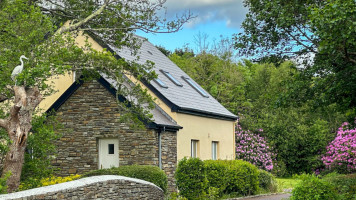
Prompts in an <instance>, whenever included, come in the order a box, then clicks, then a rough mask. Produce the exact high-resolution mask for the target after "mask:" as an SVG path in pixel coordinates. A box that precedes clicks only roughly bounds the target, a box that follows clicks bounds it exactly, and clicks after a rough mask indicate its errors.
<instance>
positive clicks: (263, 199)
mask: <svg viewBox="0 0 356 200" xmlns="http://www.w3.org/2000/svg"><path fill="white" fill-rule="evenodd" d="M290 196H291V194H290V193H285V194H273V195H266V196H263V195H262V196H255V197H245V198H237V199H230V200H282V199H289V197H290Z"/></svg>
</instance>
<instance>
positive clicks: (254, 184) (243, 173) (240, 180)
mask: <svg viewBox="0 0 356 200" xmlns="http://www.w3.org/2000/svg"><path fill="white" fill-rule="evenodd" d="M225 162H226V164H227V167H228V177H229V185H228V186H227V188H226V193H236V194H240V195H253V194H256V192H257V191H258V190H259V187H258V185H259V183H258V175H259V171H258V168H257V167H256V166H254V165H252V164H251V163H248V162H245V161H242V160H232V161H225Z"/></svg>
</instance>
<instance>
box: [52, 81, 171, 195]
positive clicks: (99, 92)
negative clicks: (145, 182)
mask: <svg viewBox="0 0 356 200" xmlns="http://www.w3.org/2000/svg"><path fill="white" fill-rule="evenodd" d="M120 112H121V111H120V110H119V107H118V105H117V102H116V100H115V97H114V96H113V95H112V94H111V93H110V92H109V91H108V90H107V89H106V88H105V87H104V86H103V85H101V84H100V83H99V82H97V81H91V82H85V83H83V85H81V86H80V87H79V88H78V89H77V90H76V91H75V92H74V93H73V94H72V95H71V96H70V97H69V98H68V99H67V100H66V101H65V102H64V103H63V104H62V105H61V106H60V108H59V109H58V110H57V116H58V120H59V121H60V122H61V123H62V124H63V125H64V129H63V130H61V131H60V132H61V134H62V137H61V138H60V139H59V140H58V141H57V142H56V146H57V154H56V155H55V159H54V160H53V163H52V164H53V165H54V166H55V167H58V168H59V169H60V171H59V172H58V175H60V176H68V175H70V174H83V173H85V172H88V171H91V170H96V169H98V168H100V167H99V166H98V165H99V163H98V160H99V150H98V147H99V145H98V141H99V139H101V138H115V139H118V140H119V145H118V148H119V149H118V152H119V165H120V166H121V165H133V164H138V165H155V166H159V160H158V159H159V158H158V154H159V152H158V133H157V131H156V130H150V129H147V130H138V131H137V130H131V129H130V128H129V127H128V126H127V125H126V124H124V123H120V122H119V117H120ZM161 138H162V166H163V168H162V169H163V170H164V171H165V172H166V174H167V175H168V177H169V185H170V187H169V188H170V190H172V189H173V187H174V175H173V174H174V171H175V167H176V164H177V139H176V138H177V137H176V133H175V132H174V133H173V132H164V133H162V136H161Z"/></svg>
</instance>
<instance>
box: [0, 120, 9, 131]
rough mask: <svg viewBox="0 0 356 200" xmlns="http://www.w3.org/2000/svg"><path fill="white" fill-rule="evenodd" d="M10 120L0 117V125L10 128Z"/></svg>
mask: <svg viewBox="0 0 356 200" xmlns="http://www.w3.org/2000/svg"><path fill="white" fill-rule="evenodd" d="M8 123H9V122H8V121H7V120H5V119H0V127H2V128H4V129H7V128H8Z"/></svg>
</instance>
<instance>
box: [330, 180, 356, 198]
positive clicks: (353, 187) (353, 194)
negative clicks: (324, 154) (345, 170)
mask: <svg viewBox="0 0 356 200" xmlns="http://www.w3.org/2000/svg"><path fill="white" fill-rule="evenodd" d="M323 180H325V181H326V182H328V183H330V184H331V185H333V187H334V188H336V191H337V193H338V195H339V198H340V199H344V200H354V199H355V198H356V174H346V175H339V174H333V175H329V174H328V175H327V176H325V177H324V178H323Z"/></svg>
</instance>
